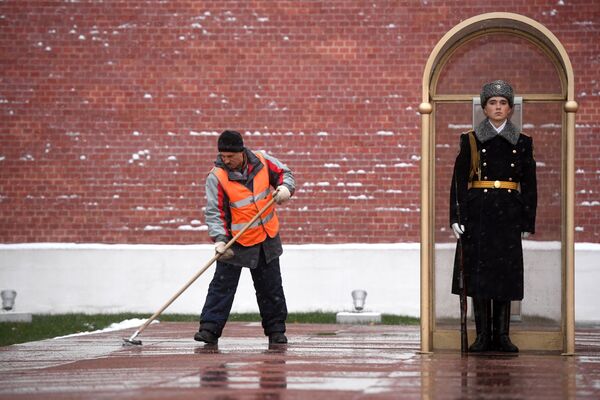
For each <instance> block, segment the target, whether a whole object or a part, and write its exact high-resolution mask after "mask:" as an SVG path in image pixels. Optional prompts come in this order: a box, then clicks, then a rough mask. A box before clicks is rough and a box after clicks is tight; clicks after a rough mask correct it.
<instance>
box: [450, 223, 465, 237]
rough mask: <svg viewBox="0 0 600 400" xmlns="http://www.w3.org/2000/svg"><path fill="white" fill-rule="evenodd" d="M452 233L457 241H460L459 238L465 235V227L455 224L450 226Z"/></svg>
mask: <svg viewBox="0 0 600 400" xmlns="http://www.w3.org/2000/svg"><path fill="white" fill-rule="evenodd" d="M452 231H453V232H454V236H456V238H457V239H460V236H461V235H462V234H463V233H465V226H464V225H460V224H459V223H458V222H455V223H453V224H452Z"/></svg>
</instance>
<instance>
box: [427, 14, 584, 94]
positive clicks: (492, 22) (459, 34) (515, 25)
mask: <svg viewBox="0 0 600 400" xmlns="http://www.w3.org/2000/svg"><path fill="white" fill-rule="evenodd" d="M497 29H502V30H504V31H511V30H512V31H519V32H521V33H523V34H525V35H527V36H531V37H533V38H536V39H537V40H538V41H539V42H540V43H541V44H542V45H543V46H544V50H545V51H546V52H547V53H549V54H550V55H551V57H552V58H553V59H554V61H555V62H557V63H558V65H559V66H560V68H559V71H561V72H562V71H564V74H565V76H564V78H565V79H564V80H565V81H566V84H567V87H566V99H565V100H566V101H573V100H574V99H575V97H574V96H575V89H574V83H573V67H572V66H571V61H570V60H569V56H568V55H567V52H566V51H565V48H564V47H563V45H562V44H561V42H560V41H559V40H558V39H557V38H556V36H554V34H553V33H552V32H550V31H549V30H548V29H547V28H546V27H545V26H543V25H542V24H540V23H539V22H537V21H534V20H533V19H531V18H527V17H525V16H522V15H519V14H513V13H506V12H494V13H487V14H481V15H477V16H475V17H472V18H469V19H467V20H465V21H463V22H461V23H460V24H458V25H456V26H455V27H454V28H452V29H451V30H449V31H448V32H447V33H446V34H445V35H444V37H443V38H442V39H440V41H439V42H438V43H437V45H436V46H435V48H434V49H433V51H432V52H431V54H430V55H429V59H428V60H427V64H425V70H424V72H423V85H422V87H423V100H422V101H423V103H429V102H430V97H429V96H430V92H429V88H430V83H431V81H432V79H433V75H434V73H435V70H436V68H437V67H438V66H439V65H440V64H441V60H442V59H443V58H444V57H446V56H447V55H448V54H450V53H451V52H452V50H453V49H454V48H456V47H457V46H458V45H459V44H460V43H461V42H463V41H465V40H468V39H469V38H470V37H472V36H474V35H479V34H481V33H482V32H485V31H491V30H497Z"/></svg>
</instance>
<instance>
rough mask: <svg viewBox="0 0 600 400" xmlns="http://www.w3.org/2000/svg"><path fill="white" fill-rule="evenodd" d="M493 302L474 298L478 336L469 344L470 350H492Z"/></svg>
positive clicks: (477, 351) (473, 351)
mask: <svg viewBox="0 0 600 400" xmlns="http://www.w3.org/2000/svg"><path fill="white" fill-rule="evenodd" d="M491 311H492V310H491V302H490V300H487V299H480V298H476V297H474V298H473V313H474V314H475V329H476V331H477V337H476V338H475V342H473V344H472V345H471V346H469V352H471V353H481V352H482V351H489V350H491V348H492V347H491V346H492V336H491V335H492V320H491V315H490V314H491Z"/></svg>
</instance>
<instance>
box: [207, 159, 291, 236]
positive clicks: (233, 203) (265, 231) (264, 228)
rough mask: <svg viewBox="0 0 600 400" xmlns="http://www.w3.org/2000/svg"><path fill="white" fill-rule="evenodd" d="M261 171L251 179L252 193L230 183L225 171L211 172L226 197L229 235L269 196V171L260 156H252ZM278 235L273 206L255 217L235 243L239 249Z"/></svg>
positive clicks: (248, 218) (220, 169) (240, 185)
mask: <svg viewBox="0 0 600 400" xmlns="http://www.w3.org/2000/svg"><path fill="white" fill-rule="evenodd" d="M255 155H256V156H257V157H258V159H259V160H260V162H261V163H262V164H263V168H261V170H260V171H258V173H257V174H256V175H255V176H254V185H253V189H254V192H251V191H250V190H249V189H248V188H247V187H246V186H244V185H243V184H241V183H239V182H235V181H230V180H229V177H228V176H227V171H225V170H224V169H223V168H216V167H215V169H214V174H215V175H216V177H217V179H218V180H219V183H220V184H221V186H222V187H223V190H225V193H226V194H227V197H229V209H230V210H231V233H232V235H233V236H235V235H237V234H238V232H239V231H240V230H242V228H243V227H244V226H245V225H246V224H247V223H248V222H250V220H251V219H252V218H253V217H254V216H255V215H256V213H258V211H259V210H260V209H261V208H263V207H264V206H265V205H266V204H267V203H268V202H269V201H270V200H271V198H272V197H273V195H272V194H271V187H270V186H271V185H270V184H269V170H268V168H269V167H268V166H267V163H266V162H265V159H264V157H263V156H262V155H261V154H260V153H255ZM277 232H279V219H278V218H277V213H276V212H275V206H274V205H271V207H269V208H267V210H266V211H265V212H264V213H263V215H262V216H261V217H260V218H258V219H257V220H256V221H255V222H254V223H253V224H252V225H251V226H250V227H249V228H248V229H247V230H246V232H244V234H243V235H242V236H240V238H239V239H238V240H237V242H238V243H239V244H241V245H243V246H253V245H255V244H258V243H261V242H263V241H264V240H265V239H266V238H267V235H269V237H275V235H277Z"/></svg>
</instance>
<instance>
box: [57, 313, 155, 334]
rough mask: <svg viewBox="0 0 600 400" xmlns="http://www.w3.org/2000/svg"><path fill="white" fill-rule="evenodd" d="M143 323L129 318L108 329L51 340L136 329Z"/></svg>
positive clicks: (140, 320)
mask: <svg viewBox="0 0 600 400" xmlns="http://www.w3.org/2000/svg"><path fill="white" fill-rule="evenodd" d="M144 322H146V320H145V319H140V318H131V319H126V320H125V321H121V322H115V323H113V324H110V325H109V326H108V327H106V328H104V329H98V330H95V331H88V332H77V333H72V334H70V335H65V336H57V337H55V338H52V339H62V338H68V337H74V336H85V335H91V334H95V333H103V332H112V331H120V330H121V329H129V328H138V327H140V326H141V325H142V324H143V323H144ZM158 323H159V321H156V320H154V321H152V322H151V324H158Z"/></svg>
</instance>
